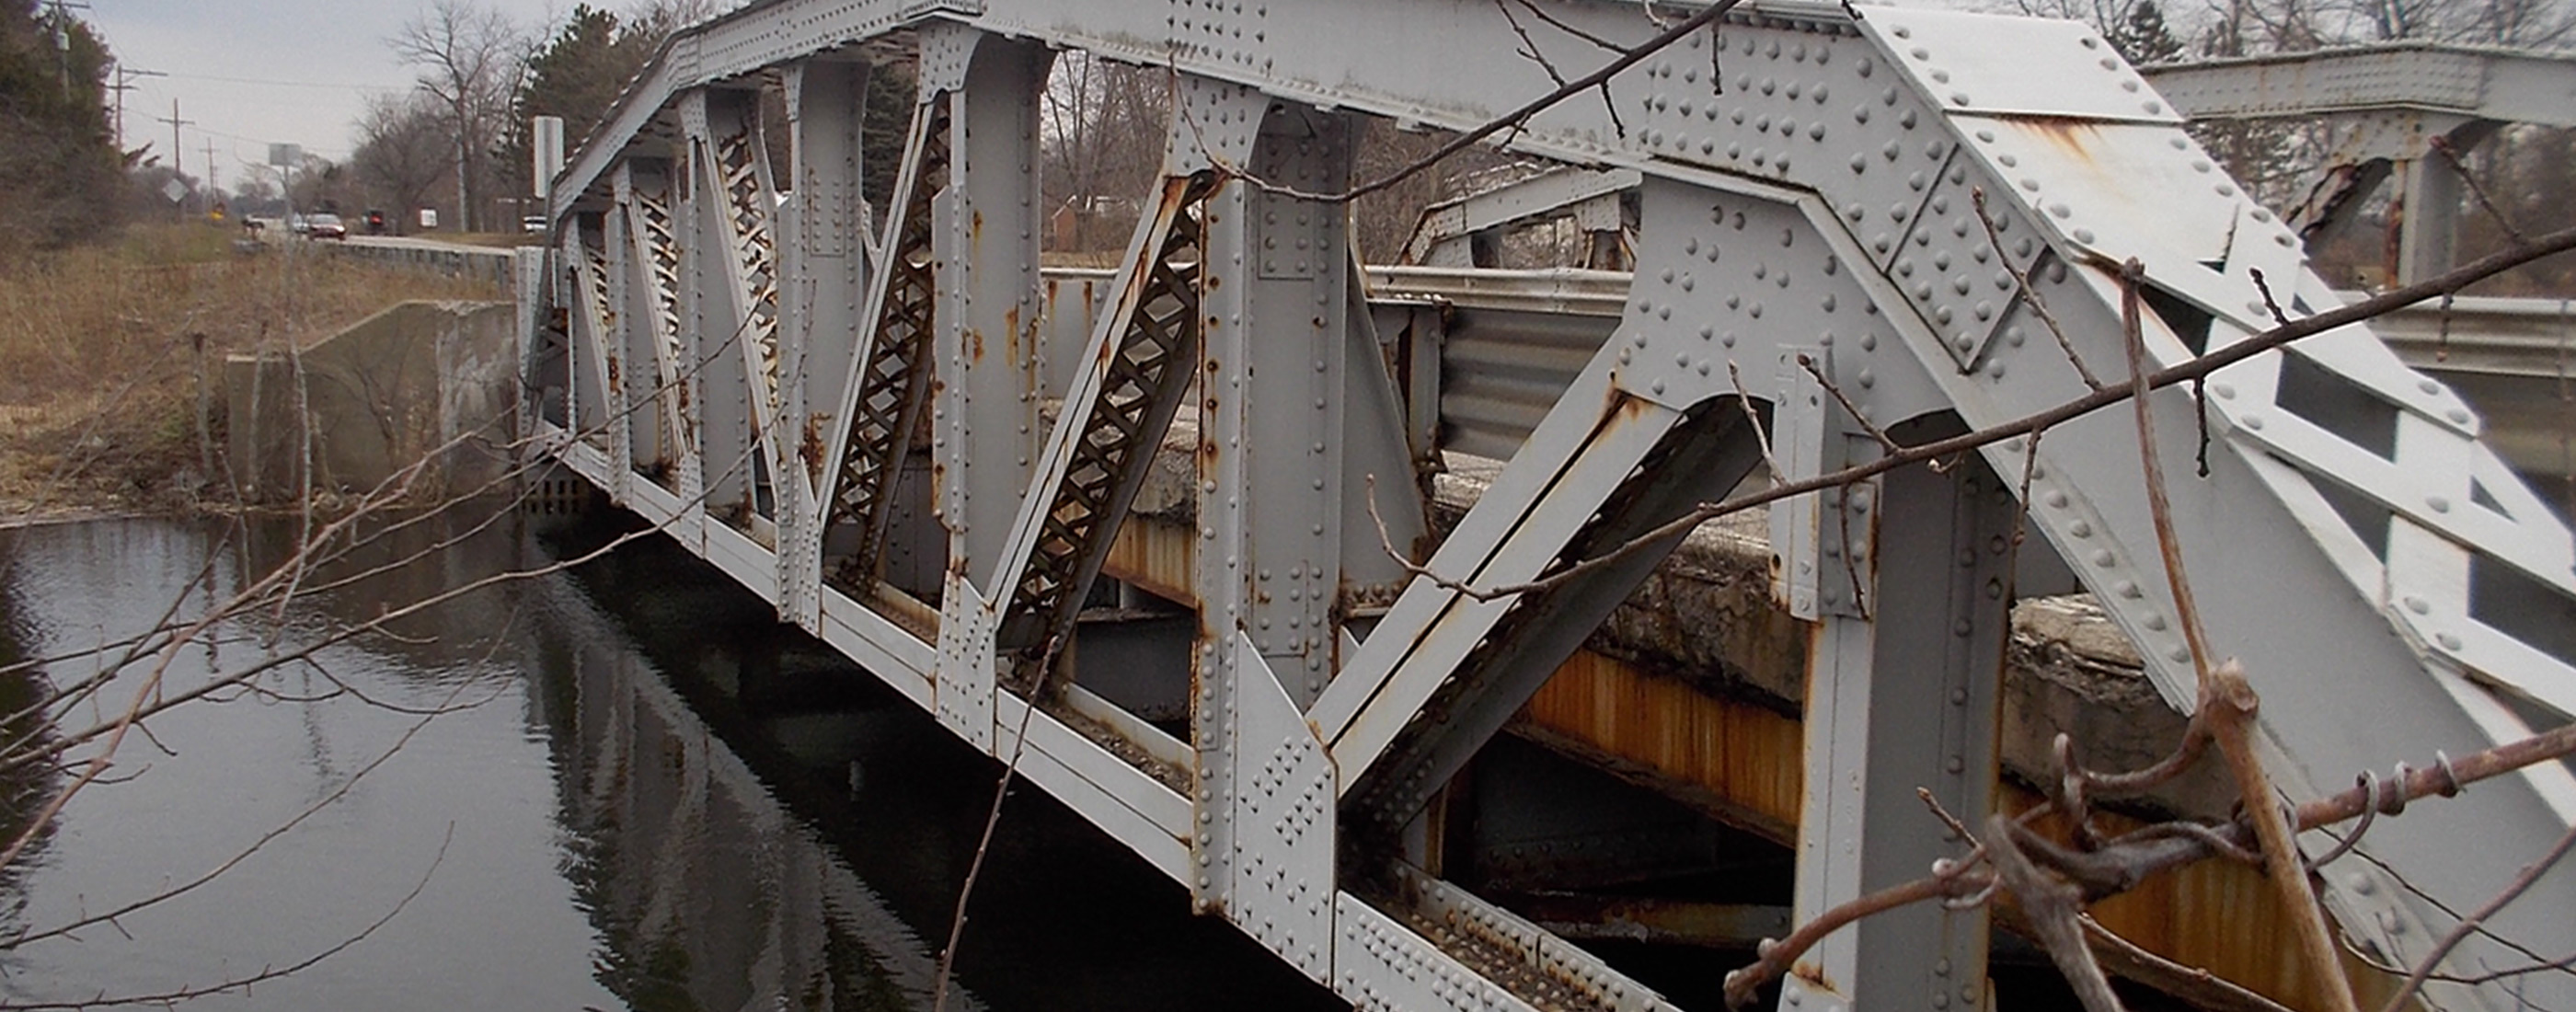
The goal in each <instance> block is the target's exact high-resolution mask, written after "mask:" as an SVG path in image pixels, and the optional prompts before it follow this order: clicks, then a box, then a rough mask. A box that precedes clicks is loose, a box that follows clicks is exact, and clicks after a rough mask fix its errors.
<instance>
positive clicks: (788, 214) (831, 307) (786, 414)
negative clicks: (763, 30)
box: [778, 59, 870, 626]
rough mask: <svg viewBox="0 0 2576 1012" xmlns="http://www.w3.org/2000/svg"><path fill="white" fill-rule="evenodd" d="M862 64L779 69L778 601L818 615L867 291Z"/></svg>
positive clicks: (798, 615) (791, 610)
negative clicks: (783, 72)
mask: <svg viewBox="0 0 2576 1012" xmlns="http://www.w3.org/2000/svg"><path fill="white" fill-rule="evenodd" d="M867 83H868V65H867V64H865V63H860V62H844V61H836V60H827V59H812V60H806V61H804V62H801V63H796V64H793V65H791V66H789V67H788V68H787V78H786V92H787V129H788V132H789V135H790V136H791V138H792V139H793V144H792V146H791V148H792V152H793V153H792V156H791V162H790V164H789V168H788V173H789V189H788V194H787V198H786V203H785V205H784V206H783V207H782V208H781V209H780V211H781V213H780V214H779V215H778V222H779V243H778V247H779V256H778V272H779V276H780V278H781V283H780V286H779V295H778V311H779V318H780V321H781V323H782V327H781V330H782V334H781V340H780V351H781V357H782V362H781V368H780V376H781V382H782V387H781V388H780V390H779V410H780V424H779V428H780V430H781V431H780V432H779V434H778V438H779V441H780V442H781V443H782V444H783V445H784V446H786V447H789V448H791V449H789V450H788V451H787V452H785V453H784V455H783V458H784V459H782V460H781V461H780V465H781V467H782V469H784V470H786V471H787V472H788V473H789V474H790V475H791V476H792V477H793V478H794V479H795V480H794V481H790V482H786V483H785V484H786V485H787V487H789V488H790V489H791V490H792V491H793V492H794V493H795V494H794V495H793V496H792V497H791V499H792V501H789V502H784V503H782V504H781V506H780V509H779V531H778V577H779V580H778V584H779V608H780V610H781V612H782V613H784V614H786V615H788V616H791V617H792V618H793V619H794V620H795V621H796V622H798V623H799V624H806V625H809V626H810V624H811V623H813V622H816V621H819V616H820V614H821V609H822V597H821V594H822V583H821V579H820V578H821V569H822V564H823V535H824V533H825V530H826V528H825V527H824V519H825V517H824V514H825V510H824V509H823V507H822V505H821V504H822V502H823V501H824V500H823V499H822V496H823V495H825V494H828V492H827V490H826V489H825V488H824V487H823V486H824V481H825V479H824V473H825V470H826V461H827V460H828V459H829V453H830V447H829V445H828V444H829V441H830V440H831V438H832V433H833V431H834V430H835V428H836V426H835V425H834V421H835V417H834V415H833V414H832V413H831V411H830V410H829V409H830V408H831V407H833V406H835V405H836V404H837V402H838V400H839V395H840V393H841V391H840V390H839V389H838V388H830V389H826V388H825V386H824V385H825V384H829V383H838V382H841V381H843V380H844V379H845V378H846V377H847V376H848V375H849V371H850V364H851V362H852V361H853V359H854V357H855V355H856V353H857V351H858V347H859V343H860V339H859V314H860V312H861V310H862V304H863V303H864V302H865V301H866V298H867V292H868V287H869V286H868V270H867V266H868V264H867V243H868V242H869V240H870V236H869V235H868V228H867V202H866V200H865V199H864V198H863V197H862V196H861V195H860V192H859V180H860V178H861V176H860V170H861V167H862V159H861V155H860V125H861V119H862V115H861V113H862V111H863V109H864V108H865V101H864V98H865V95H866V91H867Z"/></svg>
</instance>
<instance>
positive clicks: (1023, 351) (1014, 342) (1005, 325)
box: [975, 306, 1037, 365]
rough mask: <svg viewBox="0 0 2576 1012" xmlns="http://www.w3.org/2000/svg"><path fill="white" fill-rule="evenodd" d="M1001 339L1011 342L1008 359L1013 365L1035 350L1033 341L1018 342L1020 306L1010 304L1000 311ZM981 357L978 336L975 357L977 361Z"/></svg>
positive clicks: (981, 347) (981, 348) (982, 355)
mask: <svg viewBox="0 0 2576 1012" xmlns="http://www.w3.org/2000/svg"><path fill="white" fill-rule="evenodd" d="M1002 339H1003V340H1005V341H1009V342H1010V343H1011V349H1010V350H1011V358H1010V360H1011V363H1012V364H1014V365H1016V364H1019V363H1021V362H1026V361H1028V360H1029V358H1030V357H1031V354H1032V353H1033V352H1034V351H1035V350H1036V348H1037V345H1036V344H1035V343H1031V344H1027V345H1022V344H1021V343H1020V307H1018V306H1012V307H1011V308H1009V309H1006V310H1003V311H1002ZM983 357H984V346H983V343H982V341H981V339H980V338H979V339H978V340H977V342H976V345H975V358H976V360H977V361H981V360H982V359H983Z"/></svg>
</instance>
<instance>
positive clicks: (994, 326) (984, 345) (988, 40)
mask: <svg viewBox="0 0 2576 1012" xmlns="http://www.w3.org/2000/svg"><path fill="white" fill-rule="evenodd" d="M922 46H923V48H924V50H925V55H924V58H923V61H922V62H923V81H922V88H923V89H924V90H925V91H929V90H932V89H937V90H939V91H942V92H945V94H943V95H941V97H940V98H939V99H937V100H938V101H944V102H947V103H949V104H950V119H949V130H950V133H951V139H950V147H951V149H952V151H953V152H954V157H952V158H950V159H949V160H948V187H947V189H946V190H944V191H942V192H941V194H940V196H939V197H938V198H937V199H935V200H934V201H933V203H932V208H933V215H934V217H933V221H934V228H933V230H932V237H933V238H932V248H933V250H934V251H935V252H936V254H937V259H938V262H939V267H938V271H939V288H938V291H939V299H938V309H937V314H938V322H937V324H936V330H935V333H936V335H937V345H936V346H937V348H938V358H937V361H938V376H939V383H938V384H937V387H936V393H935V395H934V396H933V398H932V412H933V413H932V419H933V422H932V424H933V426H934V430H935V432H936V433H937V434H936V436H934V438H933V443H934V444H935V445H936V446H938V447H939V449H938V460H939V466H940V467H941V468H942V469H943V470H944V471H945V474H944V476H943V480H942V481H941V483H940V495H939V499H940V502H939V517H940V520H941V522H942V523H943V524H944V525H945V526H946V527H947V528H948V532H949V551H948V558H949V565H950V567H951V568H952V569H956V568H960V567H962V571H963V572H964V573H966V574H968V576H969V577H970V578H971V579H972V580H974V582H975V585H976V586H977V587H978V588H979V589H983V588H992V589H987V590H986V591H985V593H986V596H988V597H993V598H999V597H1000V596H1001V592H1000V590H999V586H1000V584H999V581H1000V580H1001V579H1002V578H1003V574H1002V573H1000V572H999V571H998V570H999V569H1000V566H1001V562H1002V555H1003V552H1004V550H1005V548H1006V547H1007V546H1008V543H1009V539H1010V534H1011V525H1012V522H1013V521H1014V520H1015V519H1016V518H1017V516H1018V513H1019V505H1020V495H1021V493H1022V492H1024V491H1026V490H1027V489H1028V487H1029V477H1030V475H1031V474H1032V473H1033V472H1034V471H1035V467H1036V463H1037V461H1036V450H1037V444H1038V440H1039V436H1038V434H1037V433H1038V425H1039V411H1040V408H1041V405H1040V403H1039V401H1040V398H1041V396H1042V395H1041V390H1042V389H1043V388H1042V380H1041V376H1040V372H1041V368H1040V366H1041V362H1042V358H1043V356H1042V355H1041V354H1040V352H1041V349H1040V348H1039V347H1038V341H1039V340H1040V335H1041V334H1042V333H1043V330H1042V328H1041V326H1040V324H1041V323H1042V322H1043V321H1042V320H1041V319H1040V314H1041V313H1042V312H1044V310H1045V305H1044V294H1043V287H1042V282H1041V280H1040V278H1039V276H1038V219H1039V212H1038V199H1039V195H1038V174H1037V171H1038V104H1039V102H1040V100H1041V98H1042V97H1043V96H1042V93H1043V91H1044V89H1045V85H1046V72H1047V65H1048V63H1049V62H1050V60H1051V59H1052V57H1051V56H1050V55H1049V53H1048V52H1047V50H1046V47H1044V46H1042V45H1039V44H1037V43H1034V42H1018V41H1013V40H1010V39H1006V38H1003V37H1001V36H998V35H990V34H985V33H983V32H980V31H975V30H972V29H966V28H951V27H949V26H939V27H937V28H935V29H934V30H931V31H928V32H926V33H925V34H924V35H923V37H922ZM934 48H945V49H948V50H951V51H955V50H959V49H962V50H964V51H965V52H964V54H963V55H964V58H963V59H954V58H950V59H947V60H934V59H933V58H932V56H931V55H930V54H929V52H928V51H929V50H931V49H934ZM951 68H953V72H954V77H953V78H952V79H941V78H942V77H943V76H945V75H946V73H947V71H948V70H950V69H951Z"/></svg>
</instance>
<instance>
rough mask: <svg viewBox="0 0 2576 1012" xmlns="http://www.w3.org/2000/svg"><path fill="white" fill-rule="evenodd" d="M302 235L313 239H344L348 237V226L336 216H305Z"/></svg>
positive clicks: (327, 214)
mask: <svg viewBox="0 0 2576 1012" xmlns="http://www.w3.org/2000/svg"><path fill="white" fill-rule="evenodd" d="M304 234H305V235H307V236H310V237H312V238H315V239H346V238H348V237H349V226H348V223H346V222H343V221H341V220H340V216H339V215H336V214H330V213H327V212H326V213H323V214H314V215H306V216H305V218H304Z"/></svg>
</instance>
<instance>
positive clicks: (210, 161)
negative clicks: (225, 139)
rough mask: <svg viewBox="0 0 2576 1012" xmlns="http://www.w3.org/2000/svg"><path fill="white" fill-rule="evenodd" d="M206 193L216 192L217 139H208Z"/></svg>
mask: <svg viewBox="0 0 2576 1012" xmlns="http://www.w3.org/2000/svg"><path fill="white" fill-rule="evenodd" d="M206 192H207V193H208V194H212V193H214V192H215V139H214V138H212V137H208V138H206Z"/></svg>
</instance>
